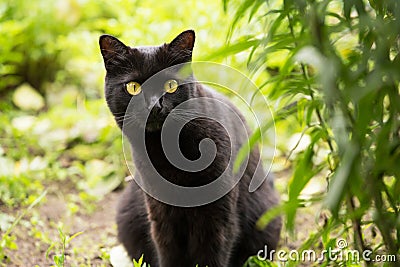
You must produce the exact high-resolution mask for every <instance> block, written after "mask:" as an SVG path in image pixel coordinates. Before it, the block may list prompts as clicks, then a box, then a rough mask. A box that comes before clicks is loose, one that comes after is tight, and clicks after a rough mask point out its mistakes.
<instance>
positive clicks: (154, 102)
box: [146, 96, 161, 110]
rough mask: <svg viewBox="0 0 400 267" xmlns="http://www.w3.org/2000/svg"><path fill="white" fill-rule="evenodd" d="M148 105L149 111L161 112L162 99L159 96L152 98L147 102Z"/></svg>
mask: <svg viewBox="0 0 400 267" xmlns="http://www.w3.org/2000/svg"><path fill="white" fill-rule="evenodd" d="M146 102H147V103H146V104H147V109H148V110H152V109H156V110H160V109H161V102H160V98H159V97H158V96H151V97H150V98H149V99H148V101H146Z"/></svg>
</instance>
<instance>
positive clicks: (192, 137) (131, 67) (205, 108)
mask: <svg viewBox="0 0 400 267" xmlns="http://www.w3.org/2000/svg"><path fill="white" fill-rule="evenodd" d="M194 40H195V34H194V32H193V31H192V30H188V31H185V32H183V33H181V34H180V35H179V36H177V37H176V38H175V39H174V40H173V41H172V42H171V43H169V44H164V45H161V46H156V47H137V48H131V47H128V46H126V45H124V44H123V43H122V42H120V41H119V40H118V39H116V38H115V37H112V36H109V35H103V36H101V37H100V41H99V42H100V48H101V53H102V55H103V59H104V64H105V68H106V70H107V74H106V79H105V97H106V100H107V104H108V106H109V108H110V110H111V112H112V113H113V115H114V116H115V119H116V121H117V124H118V126H119V127H120V128H121V129H123V132H124V134H125V135H126V136H127V137H128V139H129V142H130V144H131V147H132V150H133V158H134V163H135V167H136V174H135V180H136V182H135V181H133V182H131V183H130V184H129V185H128V188H127V189H126V190H125V192H124V194H123V197H122V200H121V202H120V205H119V209H118V215H117V224H118V238H119V240H120V242H121V243H122V244H123V245H124V246H125V248H126V250H127V252H128V254H129V256H130V257H132V258H136V259H137V258H139V257H140V256H141V255H142V254H144V258H145V261H146V262H147V263H149V264H150V265H151V266H152V267H157V266H160V267H194V266H196V264H198V265H199V267H203V266H209V267H227V266H232V267H239V266H242V265H243V264H244V263H245V261H246V260H247V258H248V257H249V256H252V255H255V254H257V252H258V251H259V250H261V249H263V248H264V246H265V245H267V247H268V250H272V249H275V248H276V246H277V243H278V241H279V235H280V230H281V220H280V218H277V219H275V220H274V221H272V222H271V223H270V224H269V225H268V226H267V227H266V228H265V229H263V230H258V229H256V227H255V223H256V221H257V219H258V218H259V217H260V216H261V215H262V214H263V213H264V212H265V211H266V210H268V209H269V208H271V207H272V206H274V205H276V204H277V203H278V197H277V194H276V193H275V191H274V189H273V188H272V184H271V183H269V182H267V181H266V182H264V183H263V184H262V185H261V186H260V188H259V189H258V190H256V191H255V192H253V193H250V192H249V191H248V187H249V183H250V180H251V179H252V177H253V176H256V177H261V176H265V172H264V170H263V169H262V168H259V167H258V165H259V151H258V149H257V148H256V149H254V150H253V151H252V152H251V154H250V155H249V157H248V161H247V164H245V166H243V172H242V175H241V177H239V178H240V181H239V182H238V184H236V186H234V184H233V183H234V180H235V175H234V172H233V171H232V164H231V163H232V160H230V157H233V158H235V157H236V155H237V152H238V149H239V148H240V146H241V145H242V144H243V143H244V142H246V140H247V137H248V134H249V131H248V130H247V129H246V130H245V131H240V130H238V129H239V128H240V127H241V126H240V124H241V123H243V122H244V118H243V117H242V116H241V115H240V112H239V111H238V110H237V109H236V107H234V106H233V104H231V102H229V100H227V99H226V98H225V97H223V96H222V95H220V94H218V93H216V92H215V91H213V90H212V89H210V88H208V87H206V86H204V85H202V84H200V83H199V82H197V81H196V80H195V79H194V77H193V75H192V74H191V73H190V74H187V75H186V76H182V75H181V74H179V70H180V67H179V66H180V65H179V64H181V63H190V62H191V59H192V50H193V46H194ZM171 66H178V67H177V68H175V69H174V68H173V69H170V70H169V71H168V72H165V73H163V74H162V75H158V76H157V77H158V78H157V79H153V80H152V81H151V82H150V80H151V79H150V77H152V76H153V75H155V74H156V73H158V72H160V71H162V70H165V69H167V68H169V67H171ZM147 81H149V83H150V85H149V86H145V82H147ZM206 98H207V99H211V100H213V99H215V100H218V101H220V102H218V103H223V105H220V104H215V103H214V104H213V103H212V102H207V101H206V102H205V101H201V100H202V99H206ZM188 100H195V101H192V104H190V105H189V106H187V107H186V109H187V111H188V113H190V114H193V113H195V114H200V116H199V117H197V118H194V119H192V120H190V122H188V123H187V124H185V125H184V126H183V128H182V129H181V130H180V133H179V150H180V151H181V152H182V154H183V156H184V157H185V158H186V159H188V160H189V162H195V161H196V160H197V159H199V158H200V157H201V156H202V153H203V154H204V155H207V154H208V152H210V153H212V151H213V150H212V146H208V148H207V146H206V149H205V150H204V151H200V150H201V149H200V150H199V145H200V142H201V141H202V140H204V139H208V140H212V141H213V142H214V144H215V148H216V153H215V157H214V158H213V159H212V163H211V164H209V166H207V167H206V168H203V169H201V170H197V171H190V170H183V169H180V168H179V167H177V166H176V165H174V164H171V162H170V161H169V160H168V159H167V157H166V154H165V151H164V150H163V147H162V141H161V139H162V134H161V132H162V131H161V130H162V128H163V127H165V128H168V127H170V128H171V129H173V128H174V127H178V126H179V125H178V124H179V119H178V120H177V122H176V123H177V125H174V122H171V123H170V125H169V126H168V125H163V124H164V123H165V121H166V118H167V116H168V115H169V114H171V113H173V110H174V109H175V108H177V107H178V106H179V105H180V104H181V103H184V102H185V101H188ZM130 101H133V102H134V104H133V105H132V104H129V103H130ZM131 103H132V102H131ZM224 105H225V106H227V107H229V109H231V110H233V111H234V112H235V113H236V114H237V115H238V117H239V118H240V119H239V120H238V119H237V118H238V117H235V118H234V116H233V115H230V114H227V111H226V108H224V107H222V106H224ZM127 110H129V113H128V111H127ZM207 114H208V115H210V116H213V117H216V118H219V119H221V121H223V122H224V123H223V125H221V123H220V122H218V121H216V120H214V119H210V118H208V116H207ZM124 118H125V120H124ZM124 123H125V125H124ZM232 132H233V133H234V134H233V135H232ZM171 138H172V139H173V138H174V136H172V137H171ZM143 140H144V141H143ZM200 147H201V145H200ZM208 149H209V150H208ZM204 155H203V156H204ZM189 167H190V166H189ZM225 170H227V171H226V172H224V171H225ZM156 172H157V173H158V174H159V175H160V176H162V177H163V178H164V179H166V180H167V181H169V182H171V183H174V184H177V185H180V186H185V187H197V186H203V185H207V184H209V183H210V182H213V181H215V180H216V179H217V178H218V177H219V176H221V175H224V177H225V178H227V180H226V181H228V182H227V183H228V186H231V185H233V186H232V187H233V189H232V190H230V191H229V192H228V193H227V194H226V195H224V196H222V197H221V198H219V199H217V200H215V201H213V202H212V203H209V204H204V205H198V206H196V207H190V206H189V207H182V206H174V205H170V204H165V203H163V202H162V201H159V200H157V199H156V198H153V197H152V196H149V195H148V194H146V193H145V192H144V191H143V190H142V189H141V188H140V187H139V186H138V183H139V184H140V183H142V184H143V185H145V186H149V188H150V187H151V186H152V184H153V182H149V180H150V178H153V177H154V175H156V174H155V173H156ZM139 181H140V182H139ZM230 183H231V184H230ZM146 192H147V191H146ZM176 194H177V195H176V196H175V197H179V192H177V193H176Z"/></svg>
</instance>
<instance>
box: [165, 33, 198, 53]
mask: <svg viewBox="0 0 400 267" xmlns="http://www.w3.org/2000/svg"><path fill="white" fill-rule="evenodd" d="M194 40H195V34H194V31H193V30H187V31H184V32H182V33H181V34H179V35H178V36H177V37H175V39H174V40H172V42H171V43H170V44H169V48H170V49H171V50H175V51H178V52H179V51H185V52H189V51H190V52H192V51H193V46H194ZM190 54H191V53H190Z"/></svg>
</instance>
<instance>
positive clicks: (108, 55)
mask: <svg viewBox="0 0 400 267" xmlns="http://www.w3.org/2000/svg"><path fill="white" fill-rule="evenodd" d="M99 45H100V51H101V54H102V56H103V59H104V64H105V66H106V68H107V66H110V64H114V63H116V62H118V61H119V59H123V58H124V56H125V55H126V54H127V53H128V49H129V48H128V47H127V46H126V45H125V44H124V43H122V42H121V41H120V40H118V39H117V38H115V37H114V36H111V35H102V36H100V39H99Z"/></svg>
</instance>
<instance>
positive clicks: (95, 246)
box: [0, 173, 322, 267]
mask: <svg viewBox="0 0 400 267" xmlns="http://www.w3.org/2000/svg"><path fill="white" fill-rule="evenodd" d="M287 179H288V173H284V174H281V175H278V176H277V177H276V181H275V184H276V185H278V186H277V188H278V189H279V188H280V190H279V191H284V190H283V188H284V187H286V183H287ZM52 191H53V193H49V194H47V196H46V199H47V201H46V202H44V203H43V204H40V206H38V207H35V209H33V210H32V211H30V212H29V213H28V214H27V215H26V216H25V218H24V219H23V220H22V221H21V222H20V223H19V224H18V225H17V227H16V228H15V229H14V231H13V233H14V234H15V235H16V237H17V239H16V243H17V245H18V249H17V250H15V251H6V252H7V255H8V257H9V261H8V262H9V263H7V264H6V266H21V267H22V266H23V267H25V266H40V267H43V266H53V265H54V261H53V257H54V255H56V253H59V252H60V246H58V247H57V246H55V247H53V248H52V249H50V250H49V253H48V257H46V252H47V250H48V249H49V247H50V245H51V244H52V243H55V244H59V243H60V236H59V233H58V230H57V229H58V226H59V225H62V229H63V232H64V233H65V234H67V235H69V236H72V235H74V234H76V233H78V232H82V234H80V235H79V236H77V237H76V238H74V239H73V240H72V241H71V243H70V244H69V245H68V246H67V248H66V251H65V254H66V264H65V266H99V267H100V266H106V267H108V266H111V265H110V263H109V260H107V259H103V258H104V257H106V256H107V255H108V253H109V251H110V250H111V248H113V247H115V246H116V245H118V242H117V240H116V225H115V212H116V205H117V202H118V199H119V196H120V195H121V193H122V190H118V191H115V192H111V193H109V194H107V195H106V196H104V198H103V199H102V200H101V201H99V202H98V203H96V204H95V207H92V208H93V210H94V211H93V212H92V213H90V212H87V211H86V210H85V208H84V207H79V209H78V212H76V213H74V214H71V212H70V211H69V210H70V208H69V207H68V206H67V204H66V203H67V201H66V200H65V199H66V198H67V196H68V195H75V196H78V195H79V194H78V193H77V194H74V193H73V192H71V189H66V188H65V187H64V191H66V192H59V190H57V187H55V189H53V190H52ZM68 191H70V192H68ZM77 203H79V201H77ZM0 211H1V212H5V213H6V214H9V215H12V216H14V217H17V216H18V212H20V211H18V210H10V209H8V210H7V209H4V207H3V208H2V207H1V206H0ZM321 220H322V219H321ZM316 225H317V222H316V217H315V208H314V209H313V208H309V209H303V212H302V213H301V214H298V215H297V218H296V231H295V235H294V236H293V235H289V234H288V233H287V231H285V229H282V236H281V242H280V248H282V249H286V250H290V249H296V248H299V246H300V244H301V243H302V242H303V241H304V240H306V239H307V238H308V236H309V235H310V234H311V233H312V232H313V231H315V230H316ZM0 234H1V232H0ZM0 266H1V264H0Z"/></svg>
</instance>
